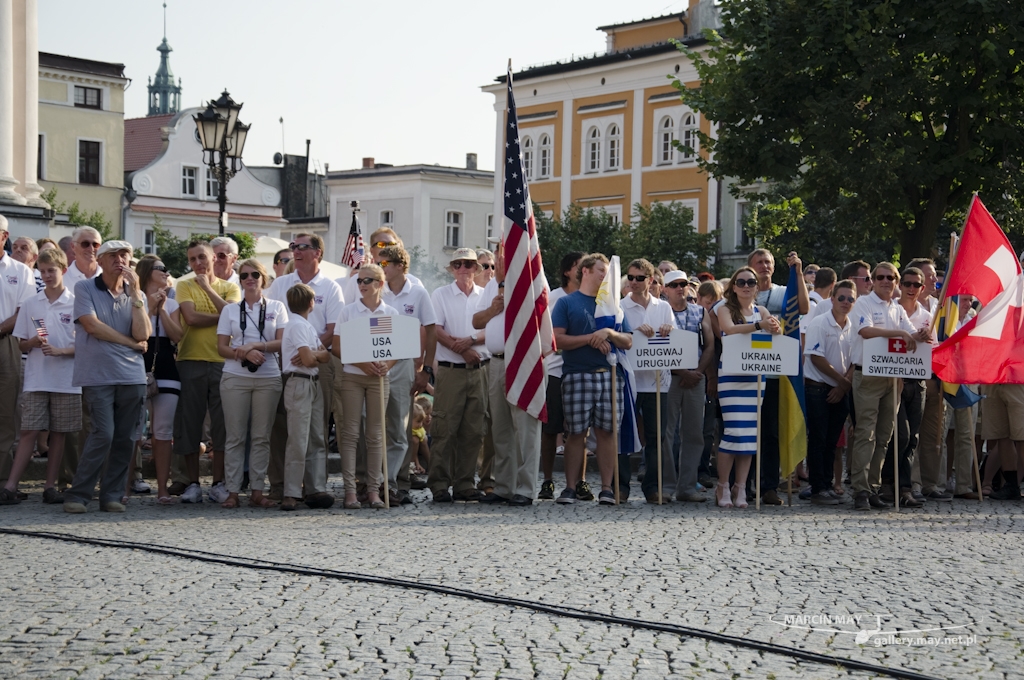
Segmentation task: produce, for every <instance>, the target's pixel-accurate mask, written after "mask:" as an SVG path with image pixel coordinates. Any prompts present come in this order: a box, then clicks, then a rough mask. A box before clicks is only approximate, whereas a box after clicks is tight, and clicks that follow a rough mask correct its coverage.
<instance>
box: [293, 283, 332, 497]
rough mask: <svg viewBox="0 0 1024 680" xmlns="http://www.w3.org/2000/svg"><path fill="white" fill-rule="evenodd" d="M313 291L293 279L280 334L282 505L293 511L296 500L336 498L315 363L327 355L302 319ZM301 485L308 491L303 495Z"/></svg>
mask: <svg viewBox="0 0 1024 680" xmlns="http://www.w3.org/2000/svg"><path fill="white" fill-rule="evenodd" d="M315 295H316V294H315V293H314V292H313V289H312V288H310V287H309V286H307V285H306V284H304V283H297V284H295V285H294V286H292V287H291V288H289V289H288V293H287V298H288V309H289V310H290V311H291V313H292V315H291V319H290V320H289V321H288V325H287V326H286V327H285V329H284V336H283V337H282V338H281V360H282V364H283V370H282V372H283V373H284V408H285V411H286V412H287V414H288V416H287V417H288V443H287V445H286V446H285V453H284V500H283V501H282V502H281V509H282V510H295V508H296V505H298V502H299V500H304V502H305V503H306V505H307V506H309V507H311V508H329V507H331V506H332V505H333V504H334V497H333V496H331V495H330V494H328V493H327V465H326V462H327V450H326V448H325V447H324V430H323V418H324V415H323V414H324V398H323V393H322V392H321V386H320V382H319V380H320V376H319V372H320V369H319V367H318V365H319V364H326V363H327V362H328V361H329V360H330V358H331V355H330V352H328V351H327V350H326V349H324V346H323V345H322V344H321V343H320V338H319V337H317V334H316V330H314V328H313V326H311V325H310V323H309V321H307V320H306V319H307V318H308V317H309V313H310V312H312V311H313V301H314V298H315ZM326 389H331V386H330V385H328V386H326ZM303 486H305V489H306V491H307V492H308V494H307V495H306V497H305V498H304V499H303V495H302V491H303Z"/></svg>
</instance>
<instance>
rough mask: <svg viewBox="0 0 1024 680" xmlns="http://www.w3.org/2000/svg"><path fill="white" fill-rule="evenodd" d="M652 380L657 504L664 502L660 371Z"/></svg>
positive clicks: (656, 372)
mask: <svg viewBox="0 0 1024 680" xmlns="http://www.w3.org/2000/svg"><path fill="white" fill-rule="evenodd" d="M654 381H655V383H657V391H656V392H655V393H654V411H655V413H656V414H657V416H656V418H655V420H656V421H657V425H658V505H661V504H662V503H664V502H665V501H664V499H663V498H662V496H663V495H664V493H665V492H664V490H663V489H662V484H661V480H662V476H661V371H660V370H659V371H655V373H654Z"/></svg>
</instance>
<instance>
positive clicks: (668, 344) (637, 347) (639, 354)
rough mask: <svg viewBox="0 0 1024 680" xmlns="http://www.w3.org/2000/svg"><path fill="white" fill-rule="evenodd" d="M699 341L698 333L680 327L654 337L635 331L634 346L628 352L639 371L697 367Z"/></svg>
mask: <svg viewBox="0 0 1024 680" xmlns="http://www.w3.org/2000/svg"><path fill="white" fill-rule="evenodd" d="M698 342H699V340H698V337H697V334H696V333H694V332H692V331H684V330H681V329H679V328H673V329H672V331H671V332H670V333H669V334H668V335H666V336H664V337H663V336H661V335H655V336H654V337H653V338H648V337H647V336H646V335H644V334H643V333H641V332H639V331H633V347H632V348H630V350H629V351H628V352H627V353H626V354H627V355H628V356H629V358H630V360H631V361H632V362H633V368H634V369H636V370H638V371H652V370H655V369H667V370H673V369H678V368H697V364H698V363H699V360H700V356H699V351H698Z"/></svg>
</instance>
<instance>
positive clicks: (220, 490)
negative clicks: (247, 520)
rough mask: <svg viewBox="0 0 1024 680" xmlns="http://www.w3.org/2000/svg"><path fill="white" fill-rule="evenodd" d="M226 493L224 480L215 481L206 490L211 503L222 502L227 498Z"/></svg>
mask: <svg viewBox="0 0 1024 680" xmlns="http://www.w3.org/2000/svg"><path fill="white" fill-rule="evenodd" d="M228 495H229V494H228V488H227V487H226V486H224V482H217V483H216V484H214V485H213V486H211V487H210V490H209V491H207V492H206V496H207V497H208V498H209V499H210V502H211V503H223V502H224V501H226V500H227V499H228Z"/></svg>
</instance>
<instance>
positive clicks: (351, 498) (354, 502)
mask: <svg viewBox="0 0 1024 680" xmlns="http://www.w3.org/2000/svg"><path fill="white" fill-rule="evenodd" d="M362 507H363V504H362V503H360V502H359V497H358V496H357V495H356V494H352V493H346V494H345V509H346V510H359V509H361V508H362Z"/></svg>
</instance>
